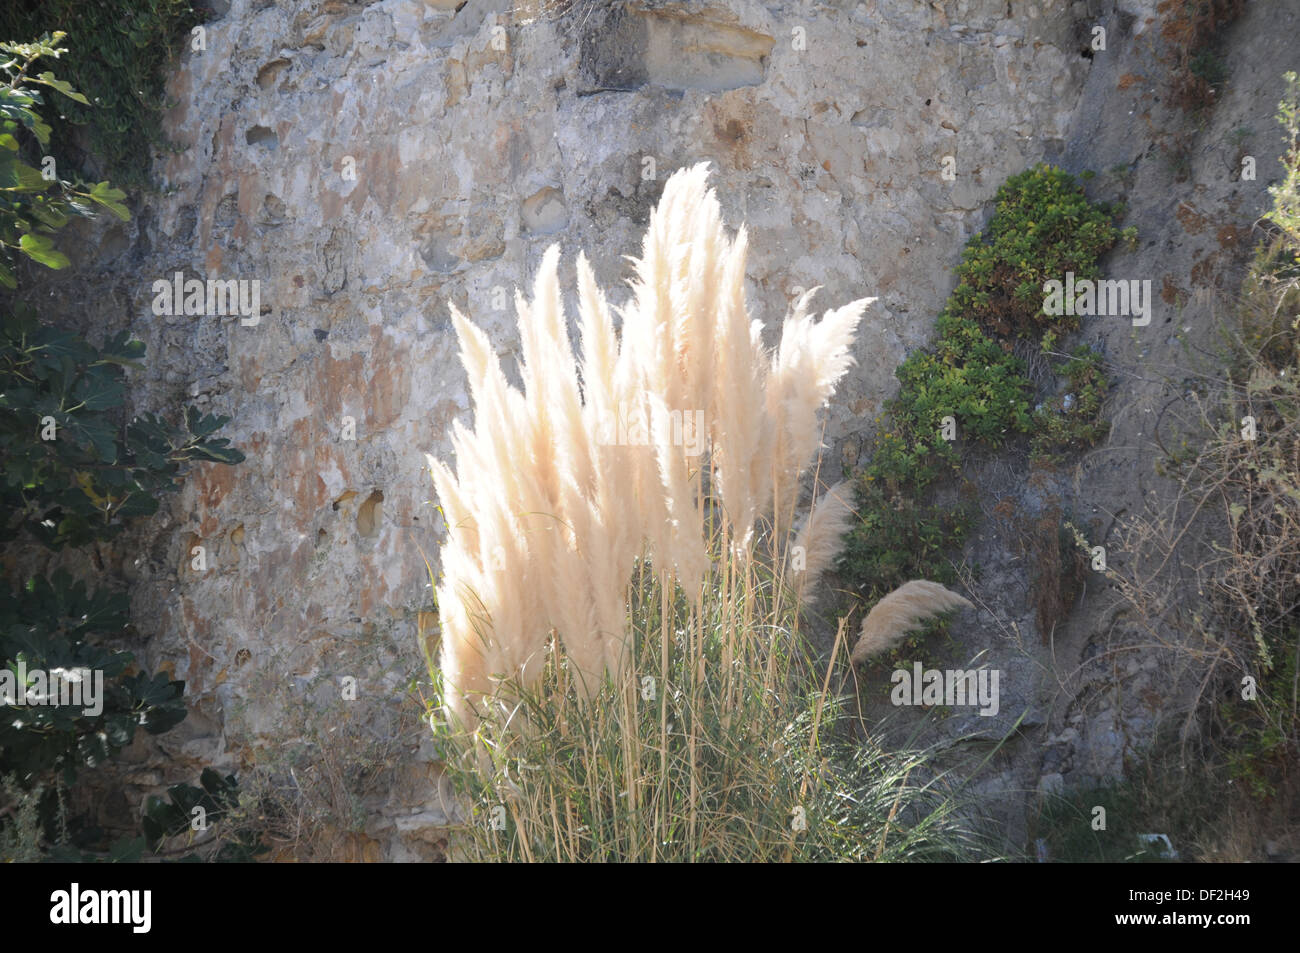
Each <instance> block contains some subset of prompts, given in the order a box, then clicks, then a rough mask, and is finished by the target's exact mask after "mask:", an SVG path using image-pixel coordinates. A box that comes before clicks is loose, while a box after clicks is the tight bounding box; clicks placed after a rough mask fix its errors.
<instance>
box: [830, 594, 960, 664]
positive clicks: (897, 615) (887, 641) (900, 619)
mask: <svg viewBox="0 0 1300 953" xmlns="http://www.w3.org/2000/svg"><path fill="white" fill-rule="evenodd" d="M963 608H964V609H969V608H972V606H971V603H970V600H969V599H966V598H965V597H963V596H959V595H958V594H957V593H955V592H953V591H952V590H951V589H946V588H944V587H943V586H941V585H939V583H937V582H927V581H926V580H924V579H913V580H912V581H911V582H905V583H903V584H902V585H901V586H899V587H898V588H897V589H895V590H894V591H893V592H891V593H890V594H889V595H887V596H885V598H883V599H881V600H880V601H879V602H877V603H876V605H875V607H874V608H872V610H871V611H870V612H868V613H867V617H866V618H865V619H863V620H862V630H861V632H859V633H858V641H857V644H856V645H854V646H853V652H852V654H851V655H850V659H851V661H852V662H853V664H855V665H856V664H858V663H859V662H862V661H865V660H866V659H868V658H870V657H871V656H873V655H878V654H880V653H881V652H886V651H888V650H889V649H892V648H893V647H894V646H895V645H897V644H898V643H899V642H901V641H902V640H903V637H904V636H905V635H907V633H908V632H910V631H912V630H913V629H915V628H916V627H917V626H919V625H921V624H923V623H925V622H927V621H929V620H930V619H932V618H933V617H934V616H936V615H938V614H939V613H941V612H949V611H951V610H952V609H963Z"/></svg>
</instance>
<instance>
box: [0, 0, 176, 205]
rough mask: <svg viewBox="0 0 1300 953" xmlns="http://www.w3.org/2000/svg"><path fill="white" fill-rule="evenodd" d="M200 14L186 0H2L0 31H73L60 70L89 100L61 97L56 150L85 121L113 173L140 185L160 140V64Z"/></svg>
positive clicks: (65, 147)
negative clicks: (69, 57) (71, 50)
mask: <svg viewBox="0 0 1300 953" xmlns="http://www.w3.org/2000/svg"><path fill="white" fill-rule="evenodd" d="M200 20H201V16H200V15H199V14H198V13H197V12H196V11H195V10H194V9H193V6H192V5H191V4H190V2H189V0H6V2H5V3H4V4H3V5H0V36H37V35H39V34H41V33H42V32H45V31H49V30H62V31H63V32H65V33H66V34H67V35H68V36H69V37H70V39H71V42H72V43H73V45H74V46H75V48H76V50H77V59H76V61H75V62H73V63H70V64H69V65H68V67H67V68H66V70H65V73H66V75H67V78H68V80H69V81H70V82H71V83H72V85H73V86H75V87H77V88H78V89H81V90H83V91H85V92H86V94H87V96H88V98H89V99H90V102H89V103H82V102H70V103H67V104H64V106H63V109H62V114H61V115H60V116H52V117H50V119H49V123H50V126H51V127H52V128H53V134H52V143H53V146H54V152H56V153H57V154H59V155H61V156H73V155H77V154H78V150H77V148H76V146H77V143H78V140H79V138H80V137H79V135H78V132H79V129H80V128H82V127H85V128H87V131H88V132H89V146H90V152H91V153H93V154H94V155H95V156H96V157H97V159H98V160H100V161H102V162H103V163H104V167H105V169H106V170H107V171H108V172H109V173H111V175H112V177H113V178H114V179H116V180H118V181H119V182H122V183H126V184H128V185H142V184H144V183H145V182H146V180H147V178H148V169H149V161H150V155H149V149H150V146H151V145H152V144H154V143H156V142H159V141H161V139H162V135H161V123H160V120H161V114H162V110H163V109H164V108H165V107H166V105H167V104H166V102H165V96H164V92H163V75H164V74H163V70H164V68H165V67H167V66H170V65H171V64H173V63H174V62H175V61H176V58H177V57H178V56H179V54H180V53H181V51H182V50H184V49H185V44H186V43H187V42H188V41H189V30H190V28H191V27H193V26H194V25H195V24H197V23H199V22H200Z"/></svg>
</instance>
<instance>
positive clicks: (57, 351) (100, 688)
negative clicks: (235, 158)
mask: <svg viewBox="0 0 1300 953" xmlns="http://www.w3.org/2000/svg"><path fill="white" fill-rule="evenodd" d="M59 39H60V37H59V36H58V35H57V34H56V35H55V36H54V37H53V38H47V39H46V41H43V42H41V43H38V44H28V45H17V44H3V45H0V49H3V50H5V51H6V52H8V53H10V54H13V56H14V59H13V60H11V61H10V62H9V63H7V64H6V65H5V66H4V67H3V68H4V69H5V70H6V71H7V75H8V77H9V82H8V85H7V86H6V87H3V88H0V123H2V124H3V126H0V128H2V129H3V132H2V133H0V182H7V183H11V184H10V189H9V191H0V241H3V243H4V244H3V248H2V249H0V252H2V254H0V268H2V269H3V270H0V283H3V284H5V285H7V286H8V287H10V288H14V287H15V286H16V284H17V279H18V277H19V276H20V274H21V271H20V270H19V269H15V268H13V267H11V265H12V263H13V262H14V260H15V257H16V256H17V255H18V254H20V253H21V254H25V255H26V256H27V257H28V258H30V259H32V260H35V261H37V262H39V263H41V264H43V265H46V266H48V267H52V268H56V269H57V268H63V267H64V266H66V265H67V264H69V262H68V259H67V258H66V257H65V256H63V255H62V254H61V253H59V252H58V251H57V250H56V249H55V248H54V243H53V238H52V237H51V236H52V235H53V234H54V233H56V232H57V231H58V229H59V228H61V227H63V225H64V224H66V222H67V221H68V216H69V215H70V214H83V215H90V214H92V213H93V211H94V210H95V207H96V205H98V206H100V207H102V208H105V209H107V210H108V211H110V212H112V213H113V214H114V215H117V216H118V217H119V218H126V217H128V213H127V210H126V208H125V207H124V206H122V205H121V204H120V202H119V201H118V199H120V198H121V197H122V193H121V192H118V191H117V190H115V189H113V188H112V187H111V186H109V184H108V183H107V182H104V183H100V184H99V185H97V186H95V187H93V188H92V189H90V190H89V191H86V190H82V189H80V188H79V187H74V186H72V185H70V184H69V183H66V182H47V181H46V180H45V179H44V178H42V177H41V175H40V173H39V172H36V171H35V169H33V168H32V167H31V166H29V165H27V164H26V163H25V162H24V161H23V160H22V159H21V158H20V157H21V156H22V155H23V151H22V150H23V147H24V143H23V142H22V141H21V140H22V139H23V138H27V139H29V140H30V141H29V142H27V143H26V145H31V144H33V143H34V144H36V145H39V146H41V147H44V146H45V145H46V144H47V142H48V135H49V133H48V127H47V126H46V125H45V124H44V123H43V122H42V121H41V119H40V117H39V115H38V114H37V112H36V107H37V106H40V105H44V100H43V99H42V98H41V97H40V95H39V91H36V90H33V88H32V84H33V83H36V84H39V85H43V86H45V87H49V88H53V89H56V90H58V91H59V92H61V93H63V94H64V95H65V96H72V97H77V94H76V93H75V92H74V91H72V90H71V87H69V86H68V85H67V84H66V83H63V82H62V81H60V80H58V79H57V78H55V77H54V76H53V74H51V73H49V72H43V73H41V74H39V75H37V74H36V72H35V69H34V64H35V63H36V61H37V60H38V59H39V58H41V57H57V56H58V55H59V54H60V53H62V52H65V51H63V50H59V49H57V48H56V47H55V46H54V44H57V42H58V40H59ZM77 98H79V97H77ZM144 350H145V348H144V345H143V344H142V343H141V342H139V341H132V340H130V339H129V337H128V336H127V335H126V334H124V333H122V334H117V335H115V336H113V337H111V338H110V339H109V340H108V341H107V343H106V344H105V345H104V346H103V347H96V346H94V345H93V344H91V343H90V342H89V341H87V340H85V339H84V338H82V337H81V336H79V335H77V334H75V333H73V332H71V331H68V330H64V329H60V328H56V327H52V326H50V325H48V324H45V323H43V322H42V321H41V320H40V319H39V318H38V316H37V315H36V314H35V312H34V311H33V310H32V309H30V308H29V307H27V306H26V305H24V304H23V303H22V302H19V301H10V300H4V301H0V463H2V464H3V477H0V527H3V530H4V536H3V542H4V546H5V550H6V551H5V552H4V556H5V559H4V562H3V564H0V587H2V591H0V595H4V596H6V597H7V598H3V599H0V694H3V696H4V697H3V698H0V702H3V703H2V704H0V782H3V783H2V784H0V794H3V797H4V799H5V800H6V801H10V800H13V799H16V800H15V801H14V803H12V804H10V803H0V835H3V836H0V845H2V844H8V845H11V846H13V845H22V849H21V851H20V853H21V856H23V857H24V858H30V854H31V852H32V851H40V850H42V849H43V850H44V851H45V852H46V854H47V856H50V857H51V858H55V859H65V860H68V859H74V860H75V859H100V857H101V856H103V855H101V854H99V853H94V852H92V853H83V850H84V849H85V848H87V847H91V848H94V847H96V846H97V845H99V844H100V842H101V841H103V839H104V838H103V836H102V833H103V832H101V831H99V830H98V829H96V828H94V827H92V826H90V825H89V823H87V822H85V821H84V820H80V819H79V820H77V821H76V822H74V823H73V824H72V825H69V823H68V819H67V817H66V816H65V807H64V798H63V795H64V792H66V791H67V789H68V788H70V787H71V786H72V785H73V784H74V783H76V781H77V780H78V777H79V775H80V773H81V772H82V771H83V770H84V769H95V768H98V767H100V766H101V765H103V764H104V763H105V762H106V761H108V760H109V759H111V758H112V757H113V756H114V755H116V754H117V753H118V752H120V751H121V750H122V749H123V748H125V747H126V746H127V745H129V744H131V743H132V741H133V740H134V739H135V738H136V733H137V730H138V729H143V730H144V731H145V732H147V733H148V734H162V733H164V732H166V731H169V730H170V729H172V728H174V727H175V726H176V725H178V724H180V722H181V721H182V720H184V718H185V716H186V707H185V702H184V699H183V694H184V690H185V684H184V682H182V681H179V680H175V679H172V678H171V677H169V676H168V675H166V674H162V673H154V674H149V673H147V672H144V671H141V670H140V669H139V668H138V667H137V665H136V662H135V658H134V656H133V655H132V653H130V652H127V651H122V650H119V649H117V648H114V647H113V646H117V645H121V644H122V643H123V642H125V641H127V640H128V639H131V638H133V637H134V633H133V631H132V629H131V625H130V604H129V600H128V598H127V596H126V595H125V594H124V593H123V592H122V591H120V580H113V579H112V578H111V577H110V578H109V579H108V580H100V581H98V582H97V584H96V586H95V588H94V589H93V591H92V590H91V589H90V587H88V586H87V584H86V582H85V581H83V580H79V579H74V578H73V576H72V575H71V574H70V573H69V572H67V571H66V570H63V569H59V570H56V571H54V572H53V573H50V574H48V575H47V574H45V573H44V572H42V571H40V570H38V569H35V568H24V569H22V570H15V567H19V566H22V567H28V566H32V565H33V564H34V562H35V560H34V559H33V553H32V552H31V550H32V549H33V548H35V546H36V544H37V543H39V544H42V545H43V546H45V547H48V548H49V549H52V550H61V549H64V548H75V547H79V546H84V545H86V544H89V543H93V542H100V541H104V540H109V539H112V538H113V537H115V536H117V535H118V534H119V533H120V532H121V531H122V530H123V529H124V528H125V526H126V525H127V523H128V522H129V521H130V520H131V519H132V518H135V517H140V516H147V515H150V514H152V513H154V512H156V511H157V510H158V507H159V501H160V499H161V497H162V496H163V495H164V494H165V493H167V492H169V491H172V490H174V489H176V487H177V486H178V480H179V478H180V477H181V476H182V470H183V467H184V466H185V465H186V464H188V463H189V462H191V461H195V460H200V461H211V462H217V463H225V464H233V463H238V462H240V461H241V460H243V459H244V457H243V454H242V453H240V452H239V451H238V450H235V449H233V448H231V447H230V446H229V441H228V440H226V439H224V438H217V437H215V436H214V434H215V433H216V431H218V430H219V429H220V428H221V427H222V426H223V425H224V424H225V423H226V422H227V418H224V417H214V416H211V415H204V414H202V413H200V412H199V411H198V410H197V409H196V408H194V407H189V408H186V410H185V413H184V420H183V423H181V424H174V423H171V422H169V421H168V420H166V419H164V418H163V417H160V416H157V415H155V414H150V413H144V414H141V415H139V416H138V417H135V418H132V419H130V420H127V419H126V413H125V407H124V404H125V400H126V371H125V368H127V367H130V366H134V365H135V364H137V362H138V361H139V360H140V359H142V358H143V357H144ZM23 547H25V548H26V551H24V549H23ZM76 682H79V683H80V684H81V685H82V686H86V687H88V688H89V689H90V691H89V692H85V691H84V690H83V691H82V692H79V693H77V694H75V695H74V694H72V692H71V691H70V685H71V684H72V683H76ZM51 690H52V691H51ZM51 695H53V697H51ZM70 696H71V697H70ZM213 778H215V779H216V781H213V780H212V779H213ZM209 782H211V783H209ZM217 782H220V783H219V784H218V783H217ZM233 785H234V779H233V778H228V779H225V780H224V781H223V780H222V779H220V778H219V777H218V776H216V775H215V774H213V775H212V777H211V778H209V777H208V774H207V773H205V775H204V789H205V792H206V793H203V795H202V796H203V797H206V798H208V799H209V800H210V801H211V802H212V806H213V807H214V808H215V809H216V810H214V812H212V813H213V816H214V817H220V816H222V814H223V813H224V811H225V810H227V809H228V807H229V805H230V803H231V798H233V797H234V793H233V791H234V788H233ZM173 790H174V791H176V792H181V793H180V794H177V795H175V796H176V797H180V796H183V795H184V792H185V791H186V790H188V789H186V788H185V786H181V787H179V788H176V789H173ZM185 797H186V798H187V796H185ZM189 800H192V799H185V798H183V800H182V801H181V802H179V803H182V804H184V805H188V806H190V807H192V806H193V805H192V804H189ZM33 804H35V807H34V809H33V806H32V805H33ZM204 806H205V807H206V806H207V804H206V802H205V804H204ZM11 807H12V808H13V810H12V811H10V810H9V808H11ZM159 811H162V809H161V808H158V809H156V810H154V811H153V812H152V813H151V814H150V815H149V816H150V817H152V818H153V819H154V820H153V823H155V824H162V823H163V820H167V819H169V815H166V814H165V812H164V813H163V814H161V815H160V814H159ZM6 815H7V816H8V819H6ZM159 817H162V820H159ZM28 822H30V823H28ZM23 825H26V827H24V828H23V829H19V828H20V827H23ZM147 829H148V828H147ZM153 833H156V831H153ZM153 833H151V834H150V836H151V837H152V836H153ZM143 847H144V840H143V839H141V838H127V839H125V840H119V841H117V842H116V843H115V844H113V845H112V847H111V848H109V850H108V854H107V857H108V859H110V860H131V859H138V858H139V855H140V852H141V851H142V849H143ZM232 856H233V855H232ZM240 856H246V853H245V854H244V855H240Z"/></svg>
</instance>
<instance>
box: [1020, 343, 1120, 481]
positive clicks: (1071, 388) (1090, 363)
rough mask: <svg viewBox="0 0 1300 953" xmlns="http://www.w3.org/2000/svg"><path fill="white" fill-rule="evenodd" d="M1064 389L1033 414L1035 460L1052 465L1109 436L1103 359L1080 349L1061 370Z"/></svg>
mask: <svg viewBox="0 0 1300 953" xmlns="http://www.w3.org/2000/svg"><path fill="white" fill-rule="evenodd" d="M1057 374H1058V375H1059V376H1061V377H1063V378H1065V381H1066V384H1065V389H1064V391H1063V392H1062V393H1060V394H1057V395H1056V396H1055V397H1053V398H1051V399H1050V400H1047V401H1044V402H1043V403H1042V404H1041V405H1040V406H1039V407H1038V408H1037V409H1035V411H1034V418H1033V433H1034V436H1033V440H1032V441H1031V447H1032V451H1033V454H1034V457H1035V458H1036V459H1039V460H1042V461H1044V462H1050V461H1055V460H1059V459H1061V456H1062V454H1065V453H1073V452H1077V451H1080V450H1086V449H1087V448H1088V447H1091V446H1094V445H1096V444H1097V442H1098V441H1100V440H1101V439H1102V438H1103V437H1105V436H1106V434H1108V433H1109V432H1110V424H1109V423H1107V422H1106V421H1105V420H1102V419H1101V405H1102V403H1103V402H1104V401H1105V400H1106V393H1107V391H1108V390H1109V388H1110V382H1109V381H1108V380H1107V379H1106V375H1105V372H1104V371H1103V370H1102V366H1101V355H1100V354H1098V353H1096V352H1095V351H1093V350H1092V349H1090V348H1088V347H1087V346H1085V345H1080V346H1079V347H1077V348H1075V349H1074V353H1073V356H1072V357H1071V358H1070V360H1068V361H1066V362H1065V363H1064V364H1062V365H1061V366H1060V367H1059V368H1057Z"/></svg>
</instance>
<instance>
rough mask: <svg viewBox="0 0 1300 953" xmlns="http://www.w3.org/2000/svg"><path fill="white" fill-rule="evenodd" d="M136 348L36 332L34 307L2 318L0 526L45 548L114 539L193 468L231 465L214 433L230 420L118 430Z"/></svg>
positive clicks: (191, 415)
mask: <svg viewBox="0 0 1300 953" xmlns="http://www.w3.org/2000/svg"><path fill="white" fill-rule="evenodd" d="M143 355H144V345H143V344H142V343H141V342H139V341H131V340H128V339H127V337H126V335H125V334H118V335H116V336H114V337H113V338H112V339H111V340H110V341H109V342H108V344H106V345H105V346H104V347H103V348H102V349H99V348H95V347H93V346H92V345H90V344H89V343H88V342H86V341H85V340H82V339H81V338H79V337H77V336H76V335H74V334H72V333H70V332H67V331H62V330H59V329H56V328H51V327H47V326H45V325H42V324H41V323H40V322H39V321H38V320H37V319H36V316H35V315H34V314H33V313H32V312H31V310H30V309H28V308H26V307H24V306H22V305H21V304H19V305H15V307H14V309H13V310H12V311H11V312H9V313H0V454H2V455H3V457H4V460H5V469H4V476H3V478H2V481H3V482H0V519H3V526H4V528H5V530H6V531H7V533H9V534H11V535H13V534H17V533H18V532H20V531H24V530H25V531H26V532H27V533H29V534H30V535H31V536H33V537H35V538H36V539H38V540H40V541H41V542H42V543H44V544H46V545H47V546H50V547H52V548H59V547H61V546H64V545H72V546H81V545H84V544H86V543H88V542H92V541H94V540H104V539H110V538H112V537H113V536H115V535H117V533H119V532H120V531H121V529H122V527H123V525H124V521H125V520H129V519H130V518H132V517H136V516H149V515H151V514H153V513H155V512H156V511H157V509H158V504H159V498H160V496H161V495H162V494H163V493H166V492H168V491H169V490H172V489H174V488H175V487H176V485H177V484H176V479H177V477H178V475H179V474H180V470H181V466H182V465H183V464H185V463H186V462H188V461H191V460H208V461H213V462H217V463H239V462H240V461H242V460H243V459H244V456H243V454H241V453H240V452H239V451H238V450H234V449H232V448H231V447H230V446H229V443H230V442H229V440H226V439H224V438H214V437H213V436H211V435H212V434H213V433H215V432H216V431H217V430H218V429H219V428H220V427H221V426H222V425H224V424H225V423H226V422H227V421H228V419H229V418H225V417H214V416H211V415H203V414H200V413H199V411H198V410H197V409H195V408H193V407H190V408H188V409H187V410H186V412H185V423H184V425H183V426H180V425H175V424H171V423H169V422H167V421H166V420H164V419H162V418H160V417H158V416H156V415H154V414H149V413H146V414H141V415H140V416H139V417H136V418H134V419H132V420H131V421H129V422H124V421H123V420H122V419H121V418H122V413H121V407H122V402H123V400H124V396H125V387H126V382H125V372H124V370H123V368H124V366H130V365H132V364H134V363H136V361H137V360H138V359H139V358H141V357H143Z"/></svg>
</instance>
